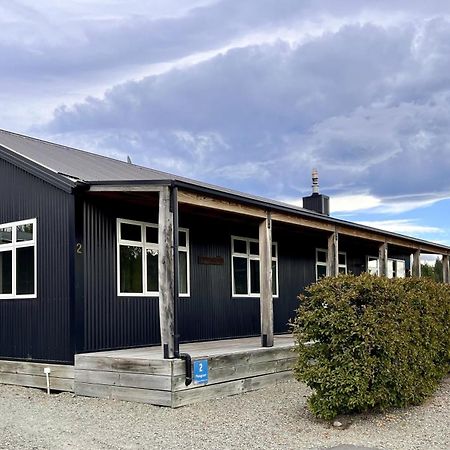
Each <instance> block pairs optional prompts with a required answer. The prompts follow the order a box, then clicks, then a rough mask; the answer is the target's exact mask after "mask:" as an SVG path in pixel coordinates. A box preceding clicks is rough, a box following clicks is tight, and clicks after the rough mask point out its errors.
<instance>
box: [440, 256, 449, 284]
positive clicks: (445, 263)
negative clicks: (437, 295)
mask: <svg viewBox="0 0 450 450" xmlns="http://www.w3.org/2000/svg"><path fill="white" fill-rule="evenodd" d="M442 281H443V282H444V283H447V284H448V283H450V277H449V257H448V255H442Z"/></svg>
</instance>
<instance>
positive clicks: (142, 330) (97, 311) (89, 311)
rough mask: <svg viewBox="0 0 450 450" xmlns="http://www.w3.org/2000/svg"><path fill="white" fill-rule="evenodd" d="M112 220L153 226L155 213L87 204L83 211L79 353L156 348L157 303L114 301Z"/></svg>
mask: <svg viewBox="0 0 450 450" xmlns="http://www.w3.org/2000/svg"><path fill="white" fill-rule="evenodd" d="M116 217H124V218H134V219H136V220H144V221H148V222H154V221H155V220H156V221H157V211H152V210H150V208H149V209H148V210H146V209H145V208H142V207H141V208H140V207H134V208H131V207H127V206H126V205H122V206H121V205H120V204H117V203H108V202H101V203H98V202H96V201H95V200H86V202H85V206H84V255H85V257H84V279H85V293H84V322H85V333H84V349H85V350H86V351H92V350H100V349H108V348H124V347H133V346H142V345H149V344H155V343H158V342H159V340H160V337H159V309H158V299H157V298H143V297H118V296H117V285H116Z"/></svg>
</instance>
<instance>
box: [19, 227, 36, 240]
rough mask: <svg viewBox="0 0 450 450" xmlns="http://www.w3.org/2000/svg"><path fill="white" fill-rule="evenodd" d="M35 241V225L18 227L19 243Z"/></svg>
mask: <svg viewBox="0 0 450 450" xmlns="http://www.w3.org/2000/svg"><path fill="white" fill-rule="evenodd" d="M32 240H33V224H32V223H27V224H25V225H17V242H23V241H32Z"/></svg>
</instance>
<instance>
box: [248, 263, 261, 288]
mask: <svg viewBox="0 0 450 450" xmlns="http://www.w3.org/2000/svg"><path fill="white" fill-rule="evenodd" d="M259 290H260V289H259V261H257V260H254V259H251V260H250V293H251V294H259Z"/></svg>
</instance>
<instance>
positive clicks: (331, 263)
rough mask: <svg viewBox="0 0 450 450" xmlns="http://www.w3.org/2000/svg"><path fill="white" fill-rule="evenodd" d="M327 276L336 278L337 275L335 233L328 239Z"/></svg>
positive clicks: (337, 260) (337, 253)
mask: <svg viewBox="0 0 450 450" xmlns="http://www.w3.org/2000/svg"><path fill="white" fill-rule="evenodd" d="M327 264H328V275H329V276H330V277H336V276H338V275H339V235H338V233H337V232H334V233H332V234H331V236H330V237H329V238H328V262H327Z"/></svg>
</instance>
